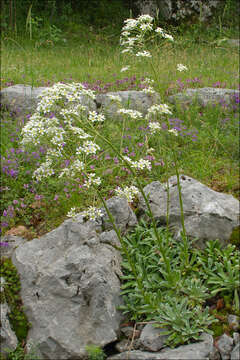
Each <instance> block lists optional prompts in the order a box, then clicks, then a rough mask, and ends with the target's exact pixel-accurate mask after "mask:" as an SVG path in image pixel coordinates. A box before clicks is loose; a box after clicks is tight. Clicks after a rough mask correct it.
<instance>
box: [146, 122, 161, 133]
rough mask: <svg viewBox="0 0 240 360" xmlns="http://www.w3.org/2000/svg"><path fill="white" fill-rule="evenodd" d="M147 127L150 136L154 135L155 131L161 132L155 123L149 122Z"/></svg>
mask: <svg viewBox="0 0 240 360" xmlns="http://www.w3.org/2000/svg"><path fill="white" fill-rule="evenodd" d="M148 126H149V129H150V131H151V134H155V132H156V131H160V130H161V126H160V125H159V123H157V122H150V123H149V125H148Z"/></svg>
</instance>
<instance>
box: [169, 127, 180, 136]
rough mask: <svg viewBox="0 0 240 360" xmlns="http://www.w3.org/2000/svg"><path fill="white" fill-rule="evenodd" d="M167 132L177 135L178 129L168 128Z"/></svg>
mask: <svg viewBox="0 0 240 360" xmlns="http://www.w3.org/2000/svg"><path fill="white" fill-rule="evenodd" d="M168 132H169V133H171V134H173V135H175V136H178V131H177V130H176V129H170V130H168Z"/></svg>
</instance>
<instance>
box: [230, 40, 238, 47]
mask: <svg viewBox="0 0 240 360" xmlns="http://www.w3.org/2000/svg"><path fill="white" fill-rule="evenodd" d="M227 43H228V45H230V46H233V47H235V46H236V47H239V44H240V40H239V39H228V40H227Z"/></svg>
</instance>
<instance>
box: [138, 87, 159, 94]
mask: <svg viewBox="0 0 240 360" xmlns="http://www.w3.org/2000/svg"><path fill="white" fill-rule="evenodd" d="M141 92H142V93H144V94H150V95H153V94H156V91H155V90H154V88H153V87H152V86H149V87H147V88H144V89H142V90H141Z"/></svg>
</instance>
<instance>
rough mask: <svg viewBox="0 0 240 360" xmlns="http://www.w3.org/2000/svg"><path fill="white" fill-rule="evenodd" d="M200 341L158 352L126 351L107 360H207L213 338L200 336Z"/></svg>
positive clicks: (206, 335) (207, 335) (211, 348)
mask: <svg viewBox="0 0 240 360" xmlns="http://www.w3.org/2000/svg"><path fill="white" fill-rule="evenodd" d="M201 338H202V341H199V342H196V343H193V344H189V345H181V346H179V347H177V348H175V349H170V348H165V349H163V350H161V351H159V352H154V353H153V352H148V351H139V350H135V351H126V352H123V353H121V354H118V355H113V356H110V357H108V360H126V359H128V360H193V359H196V360H200V359H201V360H204V359H206V360H207V359H209V355H210V354H211V352H212V351H213V337H212V336H211V335H209V334H205V333H204V334H202V335H201Z"/></svg>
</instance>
